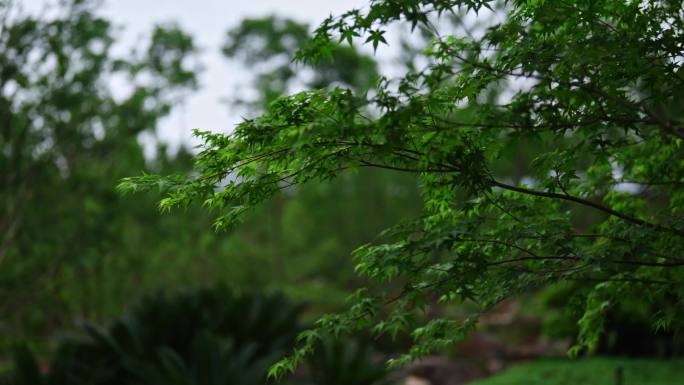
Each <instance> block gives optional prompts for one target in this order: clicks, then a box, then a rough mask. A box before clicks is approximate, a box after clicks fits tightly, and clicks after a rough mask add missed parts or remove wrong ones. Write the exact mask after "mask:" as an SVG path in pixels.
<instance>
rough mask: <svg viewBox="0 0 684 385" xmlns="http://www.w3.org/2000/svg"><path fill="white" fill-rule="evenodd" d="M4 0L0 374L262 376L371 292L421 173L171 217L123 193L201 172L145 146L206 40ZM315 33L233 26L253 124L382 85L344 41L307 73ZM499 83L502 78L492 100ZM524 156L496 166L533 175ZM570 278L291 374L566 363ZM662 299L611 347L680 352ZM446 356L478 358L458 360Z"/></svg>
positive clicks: (518, 151)
mask: <svg viewBox="0 0 684 385" xmlns="http://www.w3.org/2000/svg"><path fill="white" fill-rule="evenodd" d="M2 4H3V5H0V23H1V24H0V147H1V151H0V178H2V180H1V182H0V197H1V198H0V202H1V207H0V314H1V316H0V376H2V378H4V381H5V382H7V383H26V384H39V383H71V384H77V383H83V384H86V383H87V384H110V383H111V384H115V383H116V384H124V383H159V384H161V383H166V384H171V383H179V384H181V383H183V384H191V383H192V384H222V383H226V384H228V383H232V384H235V383H244V384H257V383H263V382H264V381H265V370H266V369H265V368H266V367H267V366H268V364H269V363H272V362H273V361H274V359H275V358H277V356H278V354H282V353H283V352H284V351H285V350H286V348H287V347H288V346H290V344H291V343H292V340H293V338H294V335H295V334H296V333H297V332H298V331H299V330H301V329H302V328H303V327H304V326H305V325H306V324H307V323H308V322H311V321H312V320H313V319H314V318H315V317H316V316H317V315H320V314H322V313H325V312H329V311H334V310H337V309H340V308H341V307H343V306H344V303H345V298H346V296H347V295H349V293H351V292H353V291H354V289H355V288H357V287H359V285H360V282H359V279H360V278H358V277H356V276H355V274H354V269H353V267H354V263H353V260H352V259H351V257H350V254H351V252H352V251H353V250H354V249H355V248H356V247H358V246H360V245H363V244H365V243H367V242H370V241H372V240H373V239H374V238H375V237H376V236H377V235H378V234H379V233H380V232H381V231H382V230H383V229H384V228H386V227H388V226H390V225H392V224H394V223H397V222H401V221H402V220H409V219H413V218H415V217H416V216H418V215H420V212H421V211H420V208H421V200H420V189H419V186H418V184H417V182H416V180H415V179H413V178H412V177H410V176H407V175H401V174H397V173H392V172H389V171H377V170H376V171H371V170H364V171H362V172H359V173H350V174H348V175H345V176H344V177H343V178H341V179H335V180H333V181H331V182H330V183H327V184H325V185H308V186H305V187H304V188H298V189H296V190H294V189H293V190H291V191H286V193H284V194H281V195H280V196H279V197H278V198H277V199H275V200H274V201H272V202H270V203H269V204H267V205H264V206H263V207H261V208H260V209H259V210H257V211H256V212H253V213H251V214H250V215H249V219H248V220H246V221H245V223H244V224H243V225H242V226H240V227H239V228H236V229H233V230H231V231H230V232H227V233H226V232H220V233H216V232H213V231H212V230H211V216H210V214H207V213H206V212H205V211H204V210H202V209H201V208H190V209H188V210H186V211H185V212H183V213H175V214H174V215H166V214H159V213H158V209H157V197H156V196H154V195H149V194H137V195H134V196H126V197H122V196H121V195H119V194H118V193H117V192H116V191H115V189H114V188H115V186H116V184H117V181H118V180H120V179H121V178H123V177H126V176H131V175H137V174H139V173H140V172H141V171H144V170H148V171H150V172H155V173H161V174H172V173H183V172H185V171H187V170H188V169H189V168H190V165H191V162H192V151H193V150H192V148H187V147H184V148H181V149H180V150H179V151H178V152H177V153H173V154H171V153H169V151H167V149H166V147H165V145H164V144H163V143H161V142H155V143H156V146H157V147H158V148H157V151H155V156H154V157H153V158H149V157H148V158H146V157H145V154H144V151H143V145H142V144H141V142H140V140H139V138H140V135H141V133H146V134H147V135H148V136H152V135H154V132H155V129H156V127H157V126H158V124H159V122H160V119H162V118H164V117H165V116H167V115H168V114H169V113H170V111H172V109H173V108H175V107H176V106H177V105H178V104H179V103H181V102H182V101H183V99H184V98H185V97H187V96H188V95H190V94H191V93H193V92H195V91H196V90H197V88H198V87H199V84H198V81H197V72H198V71H199V69H200V64H201V63H199V62H198V60H197V57H196V54H197V47H196V46H195V44H194V42H193V37H192V36H190V35H188V34H187V33H185V32H184V31H183V30H181V29H180V28H179V27H178V26H175V25H172V24H166V25H160V26H155V27H151V30H150V33H149V39H148V40H147V42H146V45H144V46H137V47H135V50H133V51H132V52H131V54H130V55H127V56H121V57H119V56H116V55H114V54H113V53H112V50H111V48H112V45H113V44H114V43H115V40H114V39H115V36H116V34H115V33H114V26H113V25H112V24H111V23H110V22H109V21H108V20H106V19H103V18H102V17H101V16H100V15H99V14H98V13H97V9H96V7H97V2H96V1H90V0H71V1H67V2H64V3H63V5H62V6H61V8H60V10H59V12H58V14H57V15H54V16H51V17H49V18H47V17H46V18H41V17H36V16H31V15H28V14H25V13H22V12H21V11H20V10H19V8H18V7H16V6H12V5H11V4H9V3H8V2H4V3H2ZM449 23H451V24H452V25H451V28H454V29H458V28H463V27H464V23H465V20H462V19H459V17H458V16H453V17H452V18H451V19H450V20H449ZM310 27H311V26H309V25H306V24H303V23H300V22H298V21H295V20H290V19H287V18H282V17H278V16H268V17H263V18H254V19H246V20H244V21H242V22H241V23H240V24H239V25H232V26H226V30H227V32H226V34H225V43H224V46H223V48H222V52H223V54H224V55H225V57H226V59H227V60H233V61H239V62H240V63H242V64H244V65H245V66H246V68H250V73H251V75H252V76H251V80H250V81H251V88H252V90H251V91H250V92H246V93H244V95H248V96H246V97H240V98H233V99H232V100H231V101H230V103H231V105H232V108H239V109H240V111H243V114H244V116H246V117H248V118H249V117H253V116H256V115H258V113H259V112H260V111H264V110H265V109H267V108H268V106H269V104H270V102H272V101H273V100H274V99H275V98H277V97H278V96H280V95H283V94H287V93H290V92H292V91H293V90H296V89H300V88H302V87H312V88H326V87H332V86H338V85H344V86H347V87H350V88H353V89H355V90H357V91H361V92H363V91H364V90H367V89H369V88H370V87H371V86H372V85H373V84H374V83H375V82H376V81H377V80H378V78H379V76H380V71H379V68H378V65H377V63H376V62H375V60H374V58H373V57H372V56H370V55H368V54H366V53H362V52H359V51H356V50H355V49H353V48H350V47H340V48H339V49H338V50H336V51H335V52H333V54H332V60H328V61H322V62H320V63H319V64H318V65H316V66H313V67H304V66H302V65H294V64H292V62H291V61H290V58H291V57H292V55H293V54H294V52H295V51H296V50H297V48H298V47H299V46H300V45H301V44H303V43H304V42H305V41H306V40H307V39H308V37H309V33H310V30H311V29H310ZM470 28H473V29H475V30H476V29H477V28H478V26H477V25H471V26H470ZM398 35H399V40H400V41H401V45H402V58H401V59H398V60H397V62H398V65H399V66H403V67H404V68H411V67H412V66H414V65H416V63H418V62H420V61H421V60H423V59H422V58H421V55H422V53H421V52H422V48H423V46H424V43H425V42H424V41H423V40H421V39H422V38H421V37H420V35H419V34H418V35H416V34H414V35H412V36H411V37H410V38H408V37H407V36H401V33H399V32H398ZM114 82H118V83H122V84H126V85H127V86H126V88H127V92H126V94H125V95H120V94H118V93H115V92H113V90H112V84H113V83H114ZM500 92H503V90H493V91H492V97H495V96H496V95H497V94H498V93H500ZM190 123H192V122H190ZM188 128H190V127H188ZM507 151H509V155H508V159H513V160H516V159H518V160H521V159H527V158H529V157H531V155H530V154H531V153H532V152H533V149H530V148H526V147H525V146H521V145H519V144H518V145H516V146H511V147H510V148H508V149H507ZM522 164H523V162H519V163H516V162H502V163H501V164H500V165H499V166H500V167H501V168H506V169H507V172H508V173H510V174H511V175H515V176H517V177H518V178H522V177H523V176H524V175H525V170H524V169H522V168H521V167H522V166H521V165H522ZM588 220H590V219H588ZM574 289H575V288H572V287H567V286H559V287H553V288H551V289H548V290H545V291H543V292H538V293H530V294H529V296H528V297H526V298H522V299H521V300H519V301H516V302H510V303H505V304H502V306H501V307H500V308H499V309H497V311H496V312H495V313H493V314H492V315H491V317H489V318H487V319H485V320H484V322H483V323H482V326H481V327H480V331H479V332H478V333H477V334H476V335H475V336H474V337H472V338H471V339H470V340H468V341H466V343H464V344H463V345H461V346H458V347H455V348H453V349H452V350H451V351H448V352H445V354H444V355H443V356H440V357H435V359H434V360H433V361H432V362H427V363H423V364H422V366H421V365H417V366H416V367H414V368H409V369H407V370H408V372H406V373H403V374H401V375H399V374H396V373H387V372H386V371H385V369H384V367H383V366H382V362H383V361H384V359H385V358H387V357H389V356H390V355H391V354H392V352H394V351H397V350H399V349H402V348H405V346H406V342H405V341H402V339H401V338H399V339H398V340H396V341H378V340H370V339H367V338H363V336H359V341H346V342H345V343H340V345H339V346H328V347H326V349H324V350H323V352H325V354H321V355H320V356H317V357H316V359H314V360H313V361H312V362H311V363H310V364H309V366H308V369H306V372H305V373H297V374H296V375H295V376H294V378H293V379H288V381H295V382H297V381H298V382H305V383H320V384H323V383H325V384H333V383H340V384H342V383H346V384H351V383H368V384H370V383H377V382H379V381H380V382H382V381H395V382H396V381H400V380H401V381H403V378H405V377H406V376H408V375H409V374H410V375H411V376H413V377H412V378H422V379H428V380H430V381H432V383H460V382H448V381H452V380H451V379H452V378H458V379H460V380H459V381H465V379H472V378H476V377H479V376H483V375H486V374H490V373H493V372H497V371H499V370H500V369H502V368H503V367H505V366H507V365H508V364H509V363H511V362H515V361H519V360H523V359H529V358H536V357H543V356H553V357H558V356H563V355H564V353H565V349H567V347H568V346H569V344H570V343H571V341H572V340H573V338H574V333H576V330H575V326H574V325H573V324H572V323H569V322H566V321H565V319H566V318H565V317H564V314H565V313H564V312H572V311H573V310H572V309H566V308H556V307H554V298H559V297H564V296H566V295H567V293H568V292H569V291H572V290H574ZM648 306H650V305H648V304H643V303H635V304H634V306H633V307H632V308H629V309H622V310H621V311H623V312H624V313H625V314H628V315H629V317H628V318H629V320H630V322H629V323H628V324H627V323H621V324H620V325H616V326H615V327H614V328H613V329H612V334H609V337H607V339H606V341H605V342H604V345H603V346H602V348H601V349H602V351H603V352H605V353H610V354H617V355H620V354H623V355H630V354H631V353H635V352H637V351H638V352H639V353H640V355H644V354H643V353H644V352H645V353H647V354H646V355H649V356H652V357H662V356H668V355H671V353H672V351H673V349H675V348H676V347H674V346H671V340H672V338H671V337H672V336H669V335H658V334H657V333H656V334H654V332H653V331H652V330H651V329H650V327H649V326H647V325H648V322H647V320H646V319H645V318H647V317H648V314H649V311H648ZM459 311H460V310H459V309H452V308H435V309H434V312H435V313H439V314H450V313H453V314H456V315H458V314H459ZM428 316H429V315H428ZM245 320H249V322H245ZM635 341H637V342H636V344H637V345H639V346H636V347H635V346H633V345H634V344H635ZM643 345H648V346H643ZM160 347H165V348H166V350H164V349H160ZM171 348H173V349H171ZM631 355H634V354H631ZM448 357H451V358H454V357H467V360H466V359H465V358H464V359H463V360H461V361H458V360H457V361H456V362H461V364H453V363H451V362H450V361H448V360H447V358H448ZM212 360H217V361H212ZM221 360H223V361H221ZM211 362H229V364H226V365H218V366H211V365H210V363H211ZM462 362H467V363H468V364H467V365H466V364H462ZM644 362H646V361H644ZM680 363H681V362H680ZM203 365H204V366H203ZM595 365H597V366H596V367H595V368H593V369H591V370H597V371H599V372H600V371H601V370H607V372H606V373H608V374H606V376H607V378H609V379H610V381H612V379H613V378H614V377H613V376H614V373H613V371H612V369H610V370H608V369H605V368H606V367H608V366H610V365H613V361H610V360H608V361H606V362H601V363H598V364H595ZM602 365H603V366H602ZM644 365H646V366H645V367H647V363H644ZM217 367H220V368H221V369H220V370H219V369H217ZM610 367H611V368H612V366H610ZM597 368H598V369H597ZM540 370H542V371H543V368H542V369H540ZM630 370H631V369H630ZM635 371H638V370H635ZM407 373H408V374H407ZM345 376H346V377H345ZM440 381H441V382H440ZM453 381H456V380H453ZM606 383H608V382H606ZM610 383H612V382H610Z"/></svg>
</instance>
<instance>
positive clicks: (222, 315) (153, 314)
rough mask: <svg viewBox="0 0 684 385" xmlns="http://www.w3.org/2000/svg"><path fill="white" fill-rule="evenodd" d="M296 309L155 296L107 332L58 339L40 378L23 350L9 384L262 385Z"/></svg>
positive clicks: (202, 293)
mask: <svg viewBox="0 0 684 385" xmlns="http://www.w3.org/2000/svg"><path fill="white" fill-rule="evenodd" d="M299 312H300V308H299V307H297V306H294V305H292V304H291V303H289V302H288V301H286V300H285V298H284V297H282V296H280V295H255V294H250V295H241V296H236V295H234V294H233V293H232V292H231V291H230V290H228V289H226V288H224V287H218V288H212V289H200V290H192V291H177V292H173V293H166V292H159V293H157V294H154V295H151V296H148V297H145V298H143V299H142V300H141V301H140V302H139V303H138V304H136V305H135V306H133V307H132V308H131V309H130V311H129V312H127V313H126V314H125V315H124V316H122V317H121V318H119V319H117V320H115V321H113V322H112V323H111V324H110V325H109V326H108V327H107V328H105V329H100V328H97V327H95V326H93V325H90V324H86V325H84V326H83V330H82V332H81V333H79V334H78V335H74V336H70V337H66V338H64V339H63V340H62V341H61V342H60V344H59V346H58V348H57V351H56V353H55V356H54V359H53V361H52V362H51V364H50V368H49V372H48V374H47V375H45V376H43V375H41V374H40V372H39V370H38V365H37V364H36V363H35V358H33V355H32V354H31V353H30V351H28V350H27V349H25V348H20V349H17V353H16V354H15V362H16V364H15V380H14V382H15V383H17V384H41V383H43V384H48V385H61V384H69V385H79V384H82V385H126V384H132V385H137V384H160V385H161V384H165V385H167V384H168V385H173V384H179V385H180V384H188V385H190V384H198V385H199V384H202V385H222V384H245V385H251V384H262V383H264V382H265V381H266V376H265V373H266V370H267V368H268V366H269V365H270V364H271V363H273V361H274V360H275V359H277V358H278V357H279V356H281V355H282V354H284V353H285V352H286V351H287V349H288V348H290V346H291V344H292V342H293V340H294V338H295V336H296V335H297V333H298V331H299V330H300V326H299V322H298V315H299Z"/></svg>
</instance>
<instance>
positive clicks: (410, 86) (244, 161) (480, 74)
mask: <svg viewBox="0 0 684 385" xmlns="http://www.w3.org/2000/svg"><path fill="white" fill-rule="evenodd" d="M483 13H489V14H490V16H496V17H493V18H492V20H494V21H493V22H492V23H491V25H489V26H487V27H486V28H483V29H481V30H478V31H470V30H469V29H468V28H467V26H462V27H461V28H456V29H455V30H454V29H451V30H445V29H444V28H441V27H440V25H441V24H440V20H443V19H444V18H446V17H454V18H460V19H463V20H467V19H468V18H473V17H476V16H477V15H481V14H483ZM397 23H406V24H408V25H409V26H410V27H411V28H417V29H421V30H422V31H423V32H424V33H428V34H430V35H431V36H432V41H431V43H430V45H429V46H428V47H426V48H425V51H424V52H425V57H426V59H427V60H426V63H427V64H425V65H424V66H422V67H421V68H417V69H416V70H411V71H408V72H407V73H406V74H405V75H404V76H402V77H400V78H397V79H381V80H380V81H379V82H378V85H377V86H376V87H374V88H373V89H371V90H370V91H369V92H365V90H358V89H353V88H350V87H348V86H349V85H348V84H347V85H344V84H341V85H340V86H338V87H334V88H315V89H309V90H306V91H304V92H300V93H296V94H294V95H291V96H287V97H281V98H277V99H275V100H274V101H273V102H272V103H270V104H269V105H268V107H267V109H266V110H265V112H264V113H263V114H262V115H261V116H259V117H256V118H254V119H248V120H245V121H244V122H242V123H241V124H239V125H238V126H237V127H236V128H235V130H234V131H233V132H232V133H230V134H216V133H209V132H201V131H198V132H197V135H198V136H199V137H200V138H202V139H203V141H204V144H203V147H202V151H201V152H200V153H199V154H198V156H197V158H196V161H195V166H194V169H193V170H194V172H193V173H191V174H189V175H188V176H171V177H165V176H149V175H145V176H140V177H133V178H127V179H124V180H123V181H122V182H121V184H120V185H119V188H120V189H121V190H122V191H129V192H130V191H137V190H140V189H147V190H150V189H154V190H160V191H161V192H162V193H163V194H165V197H164V198H163V199H162V201H161V207H162V208H163V209H170V208H172V207H176V206H187V205H188V204H190V203H191V202H197V203H199V204H202V205H204V206H206V207H207V208H209V209H210V210H212V211H215V212H217V213H219V214H218V216H217V218H216V220H215V226H216V227H217V228H227V227H230V226H233V225H235V224H236V223H237V222H238V221H239V220H240V219H241V218H242V217H243V215H244V214H245V212H247V211H248V210H249V209H251V208H253V207H255V206H257V205H258V204H260V203H261V202H264V201H266V200H269V199H271V198H273V197H274V196H276V195H277V193H279V192H281V191H285V192H287V191H296V190H297V189H300V188H304V187H303V186H305V185H306V183H307V182H312V181H325V182H327V181H331V180H333V179H335V178H338V177H340V176H341V175H343V174H345V171H346V170H352V171H355V170H361V169H366V168H379V169H389V170H393V171H396V172H398V173H407V174H410V175H414V176H415V177H417V178H418V179H419V180H420V186H421V195H422V199H423V211H422V215H421V217H420V218H419V219H418V220H416V221H413V222H404V223H400V224H397V225H396V226H393V227H391V228H389V229H387V230H386V231H384V232H383V233H382V235H381V237H380V238H379V239H378V240H377V241H375V242H373V243H371V244H367V245H363V246H361V245H360V246H361V247H360V248H358V249H357V250H356V251H355V252H354V258H355V262H356V271H357V273H358V274H360V275H361V276H364V277H367V278H369V279H370V280H372V281H377V282H378V283H379V285H369V287H368V289H365V290H360V291H358V292H356V294H355V295H354V296H353V301H352V303H351V305H350V307H349V309H348V311H346V312H343V313H335V314H331V315H327V316H324V317H322V318H321V319H320V320H319V321H318V323H317V324H316V328H315V329H313V330H310V331H307V332H304V333H302V334H301V335H300V338H299V342H300V347H299V348H297V349H296V350H295V351H294V353H293V355H292V356H291V357H290V358H288V359H285V360H283V361H281V362H280V363H279V364H277V365H275V366H274V367H273V368H272V372H271V374H272V375H275V376H280V375H282V374H284V373H285V372H286V371H288V370H293V369H294V367H295V366H296V364H297V363H298V362H299V361H300V360H301V359H302V358H303V357H304V356H306V355H308V354H310V353H311V352H312V350H313V348H314V346H315V345H316V343H317V341H318V340H319V339H321V338H324V337H325V336H326V335H328V334H332V335H340V334H342V333H351V332H355V331H358V330H362V329H372V330H373V331H374V332H375V333H378V334H390V335H394V334H396V333H399V332H409V333H411V335H412V337H413V339H414V344H413V346H412V347H411V349H410V350H409V351H408V352H407V353H406V354H405V355H404V356H402V357H400V358H398V359H396V360H394V361H392V363H393V364H402V363H405V362H408V361H410V360H413V359H415V358H417V357H420V356H423V355H425V354H427V353H428V352H430V351H432V350H434V349H436V348H440V347H444V346H446V345H449V344H452V343H453V342H455V341H457V340H458V339H460V338H461V337H462V336H463V335H464V334H465V333H466V332H468V331H469V330H470V329H472V328H473V326H474V325H475V324H476V322H477V318H478V315H479V314H481V313H482V312H484V311H486V310H487V309H489V308H491V307H492V306H493V305H495V304H497V303H499V302H501V301H502V300H504V299H506V298H509V297H511V296H516V295H519V294H522V293H526V292H529V291H531V290H534V289H537V288H540V287H545V286H548V285H552V284H559V283H566V284H568V285H573V286H572V287H573V290H571V291H570V297H571V298H568V299H567V302H566V303H567V304H571V303H575V304H580V307H581V311H580V312H579V313H578V316H577V322H578V326H579V338H578V341H577V345H576V346H575V347H574V348H573V350H572V351H573V352H574V353H579V352H581V351H582V350H584V349H587V350H589V351H591V350H592V349H594V348H595V347H596V344H597V342H598V340H599V336H600V334H601V331H602V327H603V323H604V320H605V316H606V314H607V313H608V312H609V311H610V309H611V308H613V307H615V306H619V304H620V303H621V302H623V301H624V300H625V299H627V298H639V299H642V300H644V301H647V302H648V303H651V304H656V306H655V309H654V310H653V312H652V313H651V314H650V315H649V316H650V318H651V320H652V324H653V325H654V327H656V328H666V329H672V330H680V329H681V327H682V319H684V318H683V317H682V315H683V314H682V313H683V311H684V305H683V303H682V300H683V299H684V289H683V288H682V285H681V282H682V278H684V276H683V274H684V273H682V271H683V270H684V269H682V267H683V266H684V254H683V250H682V249H683V247H682V245H683V244H684V243H682V237H684V222H683V219H684V218H683V216H682V214H683V212H682V211H683V209H684V206H683V202H684V201H683V199H684V195H683V194H684V190H682V189H681V187H682V184H683V183H684V179H682V178H683V176H684V174H683V173H684V163H682V162H683V161H684V159H683V155H684V153H682V148H681V146H682V143H683V142H682V140H684V120H683V118H684V116H683V113H682V111H684V108H683V107H684V106H683V103H684V98H683V96H684V95H683V94H682V92H683V91H682V84H683V83H684V77H683V76H682V75H683V74H682V70H681V64H682V59H683V46H682V42H683V41H684V36H683V34H684V11H683V10H682V6H681V2H679V1H650V2H641V1H614V0H611V1H607V0H606V1H581V0H580V1H573V2H564V1H508V2H504V3H502V4H498V3H496V2H487V1H478V0H467V1H457V0H410V1H394V0H375V1H372V2H371V3H370V5H369V7H368V8H366V9H363V10H351V11H349V12H347V13H345V14H343V15H340V16H337V17H331V18H329V19H327V20H325V21H324V22H323V23H322V24H321V25H320V27H318V29H317V30H316V32H315V36H314V38H313V39H312V40H311V41H309V42H308V43H307V45H306V46H305V47H304V48H302V49H301V50H299V51H297V53H296V54H295V58H296V59H298V60H299V61H301V62H312V63H314V64H315V63H322V62H324V60H326V58H329V57H331V56H332V57H334V56H335V52H336V50H338V49H340V48H338V47H339V45H338V44H340V42H348V43H352V44H353V43H354V42H357V41H364V42H366V43H369V44H371V45H372V46H373V47H374V48H378V47H379V46H380V45H381V44H384V43H385V42H386V41H385V40H386V39H385V37H384V35H385V32H386V29H387V28H388V27H390V26H391V25H393V24H397ZM255 27H256V28H258V25H257V26H255ZM250 28H251V27H250ZM235 36H239V35H235ZM276 48H277V49H279V50H281V51H283V52H289V51H288V49H284V48H282V47H276ZM237 50H239V45H235V44H233V45H230V44H229V45H228V46H227V48H226V51H227V52H233V51H237ZM310 86H314V84H313V83H312V84H310ZM317 87H318V86H317ZM282 89H285V88H282ZM497 89H503V92H494V90H497ZM267 99H268V98H267ZM521 150H522V151H521ZM514 161H515V164H514ZM305 214H306V213H305ZM357 220H358V221H363V220H364V218H362V217H360V218H357ZM434 303H470V304H472V306H471V307H470V308H472V309H473V311H472V314H469V315H465V316H463V317H461V318H460V319H459V318H458V317H449V318H436V319H429V320H427V321H425V320H426V318H425V317H423V316H421V314H423V313H424V312H426V311H427V310H428V309H429V308H430V306H432V304H434Z"/></svg>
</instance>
